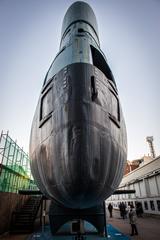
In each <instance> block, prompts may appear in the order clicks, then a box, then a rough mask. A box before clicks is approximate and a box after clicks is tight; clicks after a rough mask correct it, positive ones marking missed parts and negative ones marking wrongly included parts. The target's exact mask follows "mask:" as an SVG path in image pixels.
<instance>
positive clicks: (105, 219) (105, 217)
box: [103, 201, 108, 237]
mask: <svg viewBox="0 0 160 240" xmlns="http://www.w3.org/2000/svg"><path fill="white" fill-rule="evenodd" d="M103 208H104V233H105V237H108V232H107V216H106V203H105V201H103Z"/></svg>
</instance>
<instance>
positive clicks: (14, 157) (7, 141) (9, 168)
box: [0, 131, 37, 193]
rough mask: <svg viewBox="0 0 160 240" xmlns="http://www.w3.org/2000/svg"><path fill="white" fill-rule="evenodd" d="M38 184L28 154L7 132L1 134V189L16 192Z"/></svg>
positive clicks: (33, 187)
mask: <svg viewBox="0 0 160 240" xmlns="http://www.w3.org/2000/svg"><path fill="white" fill-rule="evenodd" d="M20 189H23V190H24V189H32V190H33V189H34V190H37V186H36V184H35V182H34V180H33V177H32V175H31V170H30V159H29V156H28V154H26V153H25V152H24V151H23V148H20V147H19V146H18V145H17V143H16V141H14V140H12V138H11V137H10V136H9V134H8V132H7V133H3V131H2V133H1V136H0V191H1V192H15V193H17V192H18V190H20Z"/></svg>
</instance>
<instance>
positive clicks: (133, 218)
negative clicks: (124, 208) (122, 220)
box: [129, 205, 138, 236]
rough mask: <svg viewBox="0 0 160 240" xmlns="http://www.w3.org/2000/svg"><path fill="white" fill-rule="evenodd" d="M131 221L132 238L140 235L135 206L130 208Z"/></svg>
mask: <svg viewBox="0 0 160 240" xmlns="http://www.w3.org/2000/svg"><path fill="white" fill-rule="evenodd" d="M129 220H130V224H131V236H133V235H138V230H137V225H136V224H137V216H136V211H135V210H134V206H133V205H131V206H130V212H129Z"/></svg>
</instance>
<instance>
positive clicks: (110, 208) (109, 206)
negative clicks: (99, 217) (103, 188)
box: [108, 203, 113, 218]
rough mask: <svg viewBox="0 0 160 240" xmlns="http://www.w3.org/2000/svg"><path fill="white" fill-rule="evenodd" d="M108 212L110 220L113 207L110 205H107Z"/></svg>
mask: <svg viewBox="0 0 160 240" xmlns="http://www.w3.org/2000/svg"><path fill="white" fill-rule="evenodd" d="M108 211H109V214H110V218H112V211H113V206H112V204H111V203H109V205H108Z"/></svg>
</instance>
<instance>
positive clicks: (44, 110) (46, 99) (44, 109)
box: [40, 88, 53, 120]
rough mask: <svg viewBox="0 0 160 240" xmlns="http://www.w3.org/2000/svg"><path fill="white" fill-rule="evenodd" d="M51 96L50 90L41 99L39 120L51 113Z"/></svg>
mask: <svg viewBox="0 0 160 240" xmlns="http://www.w3.org/2000/svg"><path fill="white" fill-rule="evenodd" d="M52 98H53V94H52V88H50V89H49V90H48V91H47V92H46V93H45V94H44V95H43V96H42V99H41V111H40V120H43V119H45V118H46V117H48V115H50V113H51V112H52V111H53V99H52Z"/></svg>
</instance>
